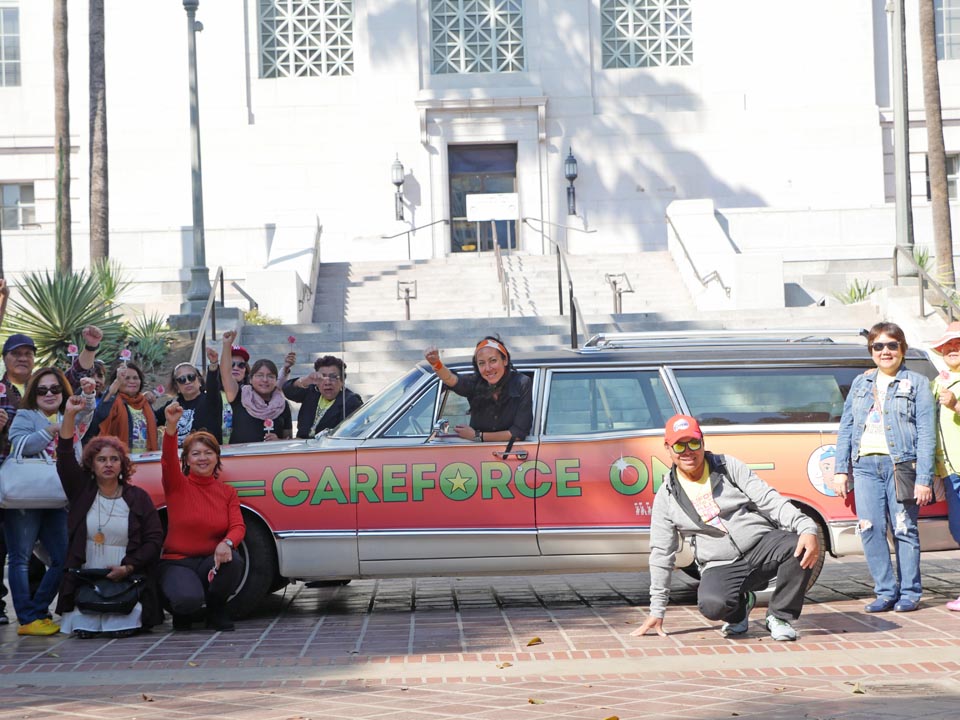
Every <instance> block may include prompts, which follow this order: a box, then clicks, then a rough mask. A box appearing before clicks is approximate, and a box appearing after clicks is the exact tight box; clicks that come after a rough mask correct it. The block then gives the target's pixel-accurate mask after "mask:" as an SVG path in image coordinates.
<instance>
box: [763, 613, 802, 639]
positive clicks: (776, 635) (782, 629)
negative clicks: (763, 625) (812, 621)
mask: <svg viewBox="0 0 960 720" xmlns="http://www.w3.org/2000/svg"><path fill="white" fill-rule="evenodd" d="M767 630H769V631H770V637H772V638H773V639H774V640H777V641H780V642H783V641H785V640H796V639H797V631H796V630H794V629H793V626H792V625H791V624H790V623H788V622H787V621H786V620H781V619H780V618H778V617H775V616H774V615H767Z"/></svg>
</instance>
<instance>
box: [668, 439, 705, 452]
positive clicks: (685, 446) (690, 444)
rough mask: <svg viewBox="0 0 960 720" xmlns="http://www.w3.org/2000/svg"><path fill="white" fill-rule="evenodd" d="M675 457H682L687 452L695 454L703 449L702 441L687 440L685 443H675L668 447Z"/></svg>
mask: <svg viewBox="0 0 960 720" xmlns="http://www.w3.org/2000/svg"><path fill="white" fill-rule="evenodd" d="M670 447H671V448H673V451H674V452H675V453H676V454H677V455H682V454H683V453H685V452H686V451H687V450H693V451H694V452H696V451H697V450H699V449H700V448H702V447H703V440H687V441H686V442H675V443H674V444H673V445H671V446H670Z"/></svg>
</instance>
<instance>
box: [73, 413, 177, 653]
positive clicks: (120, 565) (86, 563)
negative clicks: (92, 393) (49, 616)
mask: <svg viewBox="0 0 960 720" xmlns="http://www.w3.org/2000/svg"><path fill="white" fill-rule="evenodd" d="M82 407H83V401H82V400H81V399H80V398H78V397H76V396H74V397H71V398H70V399H69V400H67V405H66V408H65V409H64V413H63V423H62V425H61V437H60V442H59V444H58V447H57V471H58V472H59V474H60V482H61V483H62V484H63V489H64V491H65V492H66V494H67V499H68V500H69V501H70V513H69V515H68V516H67V531H68V538H69V540H68V543H67V560H66V567H67V569H68V570H70V569H74V568H99V569H106V570H108V571H109V572H108V573H107V578H108V579H110V580H123V579H124V578H128V577H130V576H131V575H134V574H138V575H145V576H146V578H147V581H146V583H145V584H144V587H143V590H142V591H141V594H140V602H139V603H137V604H136V606H135V607H134V608H133V610H131V611H130V612H129V613H127V614H125V615H120V614H114V613H97V612H89V611H86V610H80V609H79V608H77V607H76V604H75V593H76V590H77V582H78V581H77V577H76V576H75V575H73V574H72V573H70V572H67V573H66V575H64V578H63V582H62V583H61V584H60V597H59V600H58V602H57V612H59V613H60V614H61V616H62V617H61V619H60V632H62V633H67V634H69V633H71V632H73V633H74V634H75V635H76V636H77V637H81V638H89V637H97V636H99V637H126V636H128V635H133V634H135V633H137V632H138V631H140V629H141V628H150V627H152V626H154V625H157V624H159V623H160V622H162V621H163V613H162V611H161V610H160V603H159V601H158V599H157V594H156V584H155V582H154V580H153V577H152V575H153V571H154V570H155V568H156V564H157V561H158V560H159V559H160V548H161V545H162V544H163V526H162V525H161V524H160V516H159V515H158V513H157V509H156V508H155V507H154V505H153V501H152V500H151V499H150V496H149V495H148V494H147V492H146V491H145V490H142V489H141V488H138V487H136V486H134V485H131V484H130V476H131V475H133V472H134V467H133V463H132V462H131V460H130V456H129V455H128V454H127V449H126V447H125V446H124V445H123V443H121V442H120V441H119V440H118V439H117V438H115V437H110V436H106V437H96V438H94V439H93V440H91V441H90V442H89V443H87V445H86V447H84V449H83V455H82V457H81V460H80V462H77V457H76V454H75V452H74V439H73V429H74V423H75V420H76V416H77V414H78V413H79V412H80V410H81V409H82Z"/></svg>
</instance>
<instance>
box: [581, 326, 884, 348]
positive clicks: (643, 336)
mask: <svg viewBox="0 0 960 720" xmlns="http://www.w3.org/2000/svg"><path fill="white" fill-rule="evenodd" d="M866 332H867V331H866V330H851V329H849V328H847V329H842V330H836V329H823V328H815V329H796V328H789V329H771V330H665V331H652V332H613V333H599V334H597V335H594V336H593V337H591V338H590V339H589V340H587V342H586V343H584V345H583V348H582V350H587V351H596V350H607V349H610V350H613V349H617V348H643V347H652V346H657V347H664V346H672V345H680V344H684V345H686V344H689V343H690V342H691V341H700V342H707V341H713V342H722V343H724V344H726V345H769V344H771V343H778V342H782V343H801V342H802V343H834V342H836V338H838V337H840V338H850V340H851V341H855V338H862V337H864V336H865V335H866Z"/></svg>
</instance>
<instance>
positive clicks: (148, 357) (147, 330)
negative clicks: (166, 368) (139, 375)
mask: <svg viewBox="0 0 960 720" xmlns="http://www.w3.org/2000/svg"><path fill="white" fill-rule="evenodd" d="M125 329H126V335H127V344H128V346H129V348H130V352H131V353H133V361H134V362H135V363H137V364H138V365H139V366H140V367H141V368H142V369H143V371H144V372H153V371H154V370H156V369H157V368H158V367H160V365H162V364H163V361H164V360H165V359H166V357H167V353H168V352H169V350H170V342H171V340H172V337H173V336H172V333H171V331H170V327H169V326H168V325H167V321H166V320H165V319H164V318H163V316H162V315H159V314H158V313H156V312H154V313H151V314H150V315H147V314H146V313H143V314H141V315H140V317H137V318H134V319H133V320H132V321H131V322H128V323H126V325H125Z"/></svg>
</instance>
